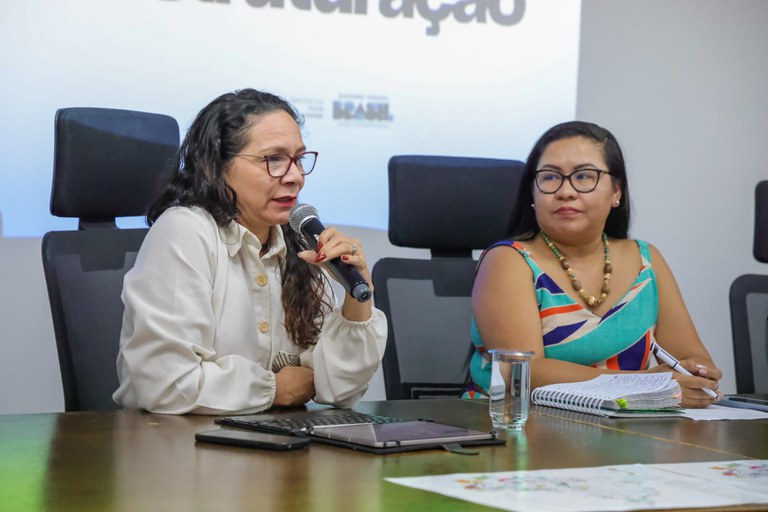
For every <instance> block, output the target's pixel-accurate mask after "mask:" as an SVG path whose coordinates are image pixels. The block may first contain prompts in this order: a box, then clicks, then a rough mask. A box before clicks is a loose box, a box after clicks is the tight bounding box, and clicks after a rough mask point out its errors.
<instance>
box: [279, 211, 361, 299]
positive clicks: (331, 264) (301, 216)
mask: <svg viewBox="0 0 768 512" xmlns="http://www.w3.org/2000/svg"><path fill="white" fill-rule="evenodd" d="M290 224H291V229H293V230H294V231H295V232H296V233H298V234H299V235H300V236H302V237H303V238H304V240H305V241H306V242H307V243H308V244H309V245H310V247H311V248H312V249H314V250H317V238H318V237H319V236H320V233H322V232H323V230H324V229H325V226H323V223H322V222H320V218H319V214H318V213H317V209H316V208H315V207H314V206H312V205H309V204H305V203H298V204H296V205H295V206H294V207H293V208H291V219H290ZM326 268H327V269H328V270H329V271H330V272H331V273H332V274H333V275H334V276H335V277H336V279H337V280H338V281H339V283H341V285H342V286H343V287H344V289H345V290H346V291H347V293H348V294H350V295H351V296H352V297H354V298H355V299H357V300H358V301H360V302H365V301H367V300H368V299H370V298H371V288H370V286H368V282H367V281H366V280H365V279H364V278H363V276H361V275H360V272H358V271H357V269H356V268H355V267H353V266H352V265H348V264H346V263H344V262H343V261H341V259H340V258H334V259H332V260H330V261H328V262H327V263H326Z"/></svg>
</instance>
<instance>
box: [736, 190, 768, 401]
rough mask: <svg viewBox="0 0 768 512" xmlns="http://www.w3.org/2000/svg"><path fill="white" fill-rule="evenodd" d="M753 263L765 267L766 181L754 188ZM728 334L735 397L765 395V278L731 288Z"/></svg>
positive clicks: (749, 277)
mask: <svg viewBox="0 0 768 512" xmlns="http://www.w3.org/2000/svg"><path fill="white" fill-rule="evenodd" d="M752 252H753V255H754V257H755V259H756V260H757V261H760V262H762V263H768V181H761V182H760V183H758V184H757V187H756V188H755V235H754V245H753V248H752ZM730 304H731V332H732V333H733V358H734V363H735V368H736V392H737V393H768V275H758V274H746V275H743V276H739V277H738V278H736V280H735V281H734V282H733V284H731V290H730Z"/></svg>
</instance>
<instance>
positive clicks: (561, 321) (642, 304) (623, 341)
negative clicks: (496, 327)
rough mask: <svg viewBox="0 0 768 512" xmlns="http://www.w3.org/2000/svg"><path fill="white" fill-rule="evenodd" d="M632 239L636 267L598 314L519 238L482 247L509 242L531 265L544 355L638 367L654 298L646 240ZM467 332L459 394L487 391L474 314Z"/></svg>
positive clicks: (643, 360) (650, 329) (645, 352)
mask: <svg viewBox="0 0 768 512" xmlns="http://www.w3.org/2000/svg"><path fill="white" fill-rule="evenodd" d="M636 243H637V246H638V248H639V250H640V257H641V263H642V266H641V269H640V273H639V274H638V276H637V279H635V282H634V283H633V284H632V287H631V288H630V289H629V290H628V291H627V292H626V293H625V294H624V296H622V297H621V299H620V300H619V301H618V302H617V303H616V304H615V305H614V306H613V307H612V308H611V309H610V310H609V311H608V312H606V313H605V315H603V316H602V317H600V316H597V315H595V314H594V313H592V312H591V311H590V310H589V309H587V308H586V307H585V306H584V305H583V304H582V303H580V302H576V301H575V300H573V299H572V298H571V297H570V296H569V295H568V294H567V293H565V292H564V291H563V290H562V288H560V287H559V286H558V285H557V283H555V281H553V280H552V278H551V277H549V275H547V274H546V273H545V272H543V271H542V270H541V268H539V266H538V265H537V264H536V262H535V261H533V259H532V258H531V255H530V253H529V252H528V250H527V249H526V248H525V247H524V246H523V245H522V244H520V243H519V242H510V241H506V240H505V241H501V242H498V243H496V244H494V245H492V246H491V247H489V248H488V249H491V248H494V247H498V246H499V245H506V246H509V247H512V248H513V249H515V250H517V251H518V252H519V253H520V254H522V255H523V257H525V261H526V262H527V263H528V266H530V267H531V270H532V271H533V280H534V286H535V289H536V300H537V302H538V305H539V316H540V318H541V328H542V333H543V336H544V355H545V357H547V358H550V359H559V360H562V361H570V362H572V363H578V364H582V365H587V366H593V367H596V368H609V369H614V370H641V369H645V368H647V367H648V363H649V349H650V346H651V342H652V341H653V333H654V330H655V329H656V320H657V318H658V311H659V298H658V290H657V287H656V274H655V273H654V271H653V267H652V266H651V253H650V250H649V248H648V243H647V242H644V241H642V240H636ZM486 251H487V250H486ZM480 260H481V261H482V256H481V258H480ZM471 337H472V344H473V345H474V348H475V350H474V353H473V354H472V359H471V360H470V365H469V370H470V378H471V380H470V383H469V385H468V387H467V391H466V392H465V393H464V397H465V398H474V397H476V396H483V395H487V394H488V387H489V385H490V378H491V362H490V357H489V354H487V351H486V348H485V345H484V344H483V340H482V338H481V337H480V333H479V331H478V330H477V325H476V323H475V319H474V318H473V319H472V328H471Z"/></svg>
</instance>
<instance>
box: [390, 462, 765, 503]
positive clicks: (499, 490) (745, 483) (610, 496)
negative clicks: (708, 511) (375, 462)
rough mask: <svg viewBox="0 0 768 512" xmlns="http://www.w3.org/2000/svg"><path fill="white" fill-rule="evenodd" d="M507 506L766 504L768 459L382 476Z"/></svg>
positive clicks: (477, 500) (412, 485)
mask: <svg viewBox="0 0 768 512" xmlns="http://www.w3.org/2000/svg"><path fill="white" fill-rule="evenodd" d="M387 480H388V481H390V482H393V483H395V484H399V485H404V486H408V487H413V488H416V489H422V490H425V491H430V492H435V493H438V494H443V495H445V496H451V497H454V498H458V499H461V500H465V501H469V502H472V503H477V504H480V505H486V506H490V507H496V508H499V509H502V510H513V511H525V512H536V511H555V512H581V511H584V512H587V511H590V512H597V511H614V510H638V509H669V508H697V507H710V508H711V507H724V506H732V505H744V504H768V460H741V461H738V460H737V461H728V462H704V463H681V464H631V465H621V466H601V467H595V468H571V469H545V470H536V471H507V472H501V473H462V474H459V473H457V474H451V475H436V476H421V477H412V478H387Z"/></svg>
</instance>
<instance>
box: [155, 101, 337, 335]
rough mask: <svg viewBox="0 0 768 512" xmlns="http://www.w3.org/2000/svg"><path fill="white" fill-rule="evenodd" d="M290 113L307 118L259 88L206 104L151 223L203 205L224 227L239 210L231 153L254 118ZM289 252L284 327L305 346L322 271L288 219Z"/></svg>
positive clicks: (315, 331) (316, 316) (315, 329)
mask: <svg viewBox="0 0 768 512" xmlns="http://www.w3.org/2000/svg"><path fill="white" fill-rule="evenodd" d="M281 110H282V111H284V112H286V113H288V114H289V115H290V116H291V117H292V118H293V119H294V120H295V121H296V123H297V124H298V125H299V126H302V125H303V123H304V119H303V117H302V116H301V115H300V114H299V113H298V112H297V111H296V110H295V109H294V108H293V107H292V106H291V104H290V103H288V102H287V101H286V100H284V99H283V98H281V97H279V96H275V95H274V94H270V93H267V92H261V91H257V90H255V89H241V90H238V91H234V92H230V93H226V94H222V95H221V96H219V97H218V98H216V99H215V100H213V101H212V102H211V103H209V104H208V105H207V106H206V107H205V108H203V109H202V110H201V111H200V113H199V114H197V117H195V120H194V121H193V122H192V125H191V126H190V127H189V130H188V131H187V134H186V136H185V137H184V141H183V142H182V143H181V147H180V148H179V152H178V154H177V158H176V167H175V169H177V171H176V172H175V173H174V174H173V177H172V178H171V181H170V183H169V184H168V187H167V188H166V190H165V192H164V193H163V194H162V195H161V196H160V198H159V199H158V200H157V201H156V202H155V203H154V204H153V205H152V206H151V207H150V208H149V212H148V213H147V223H148V224H149V225H150V226H151V225H152V224H154V222H155V221H156V220H157V219H158V217H160V215H161V214H162V213H163V212H164V211H165V210H167V209H168V208H170V207H172V206H187V207H191V206H199V207H201V208H203V209H205V210H206V211H208V213H210V214H211V216H213V218H214V219H215V221H216V223H217V224H218V225H219V226H222V227H223V226H226V225H228V224H229V223H230V222H232V221H234V220H236V219H237V218H238V216H239V214H240V212H239V210H238V208H237V194H236V193H235V190H234V189H233V188H232V187H230V186H229V184H228V183H227V182H226V180H225V179H224V178H225V175H226V172H227V170H228V169H229V166H230V163H231V161H232V158H233V157H232V155H234V154H236V153H239V152H240V151H241V150H242V149H243V148H244V147H245V146H246V145H247V144H248V139H247V137H246V133H247V131H248V129H249V128H250V127H251V126H252V124H253V122H254V120H256V118H258V117H259V116H262V115H264V114H269V113H271V112H276V111H281ZM281 229H282V230H283V236H284V238H285V244H286V247H287V255H286V259H285V262H284V265H283V268H282V274H283V289H282V303H283V308H284V310H285V328H286V330H287V331H288V334H289V335H290V336H291V338H292V339H293V341H294V342H295V343H296V344H297V345H299V346H300V347H302V348H306V347H308V346H309V345H312V344H315V343H317V338H318V336H319V335H320V328H321V326H322V323H323V319H324V317H325V313H326V311H327V310H328V308H330V305H329V304H328V303H327V302H326V300H325V298H324V289H325V288H324V283H325V279H324V276H323V273H322V272H321V271H320V269H319V268H318V267H315V266H312V265H307V264H306V263H305V262H304V261H302V260H301V259H299V257H298V256H297V255H296V253H297V252H299V251H300V250H302V249H304V247H303V244H302V241H301V239H300V237H299V236H298V235H297V234H296V233H295V232H294V231H293V230H292V229H290V227H289V226H288V225H287V224H286V225H283V226H281Z"/></svg>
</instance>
